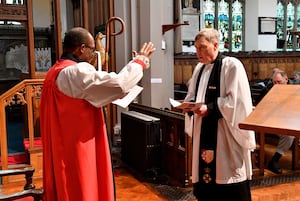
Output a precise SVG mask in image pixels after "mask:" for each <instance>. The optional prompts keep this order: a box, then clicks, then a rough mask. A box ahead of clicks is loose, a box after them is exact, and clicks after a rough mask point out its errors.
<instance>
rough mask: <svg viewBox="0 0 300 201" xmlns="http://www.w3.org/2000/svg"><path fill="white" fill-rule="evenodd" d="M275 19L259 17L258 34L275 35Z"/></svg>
mask: <svg viewBox="0 0 300 201" xmlns="http://www.w3.org/2000/svg"><path fill="white" fill-rule="evenodd" d="M276 23H277V19H276V17H259V18H258V34H276Z"/></svg>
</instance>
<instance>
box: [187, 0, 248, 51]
mask: <svg viewBox="0 0 300 201" xmlns="http://www.w3.org/2000/svg"><path fill="white" fill-rule="evenodd" d="M182 2H183V3H184V5H183V12H182V13H183V19H184V20H185V21H189V22H190V21H191V18H192V16H197V17H194V19H193V24H194V25H195V24H197V25H198V30H200V29H202V28H204V27H212V28H217V29H218V30H219V32H220V51H222V52H224V51H229V52H238V51H242V50H243V47H244V45H243V44H244V13H245V12H244V10H245V8H244V4H245V1H244V0H203V1H200V0H192V1H189V0H185V1H184V0H183V1H182ZM195 5H198V7H195ZM189 6H190V7H189ZM195 19H198V22H195ZM194 27H195V26H193V27H191V26H190V27H189V28H188V27H187V28H184V29H185V32H183V52H191V51H195V50H194V49H193V48H190V46H191V45H193V42H194V41H192V40H189V39H186V38H184V35H185V33H194V32H195V30H194V29H195V28H194ZM189 29H190V30H189ZM192 29H193V30H192ZM198 30H197V31H198ZM190 38H191V37H190Z"/></svg>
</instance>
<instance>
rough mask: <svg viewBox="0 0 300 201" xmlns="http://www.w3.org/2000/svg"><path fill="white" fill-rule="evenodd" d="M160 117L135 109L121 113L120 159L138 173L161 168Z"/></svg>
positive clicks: (152, 172)
mask: <svg viewBox="0 0 300 201" xmlns="http://www.w3.org/2000/svg"><path fill="white" fill-rule="evenodd" d="M160 133H161V132H160V119H159V118H155V117H152V116H149V115H145V114H142V113H139V112H136V111H126V112H122V113H121V159H122V161H123V162H124V163H125V164H127V165H128V166H129V167H131V168H133V169H134V170H136V171H138V172H139V173H141V174H143V175H146V176H149V175H152V176H155V175H153V174H156V173H157V172H158V171H159V169H160V168H161V135H160Z"/></svg>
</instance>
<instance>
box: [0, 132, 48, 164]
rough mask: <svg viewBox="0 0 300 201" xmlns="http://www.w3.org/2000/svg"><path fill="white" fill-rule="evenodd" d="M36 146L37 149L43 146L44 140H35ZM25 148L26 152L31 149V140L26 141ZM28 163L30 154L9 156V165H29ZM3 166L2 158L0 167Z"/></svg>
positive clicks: (19, 153)
mask: <svg viewBox="0 0 300 201" xmlns="http://www.w3.org/2000/svg"><path fill="white" fill-rule="evenodd" d="M34 146H36V147H40V146H42V139H41V138H35V140H34ZM24 147H25V150H27V149H28V148H29V140H28V139H25V140H24ZM28 162H29V158H28V154H27V152H26V151H25V152H17V153H9V154H8V165H14V164H22V163H28ZM1 165H2V163H1V158H0V166H1Z"/></svg>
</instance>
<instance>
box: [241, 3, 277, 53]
mask: <svg viewBox="0 0 300 201" xmlns="http://www.w3.org/2000/svg"><path fill="white" fill-rule="evenodd" d="M245 4H246V6H245V9H246V10H245V42H246V43H245V51H252V50H261V51H276V48H277V37H276V35H275V34H268V35H266V34H258V17H276V6H277V1H275V0H251V1H246V2H245Z"/></svg>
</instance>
